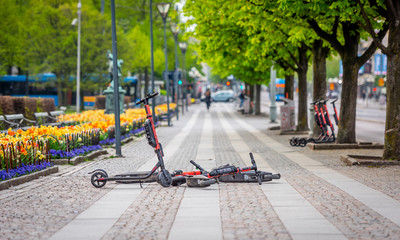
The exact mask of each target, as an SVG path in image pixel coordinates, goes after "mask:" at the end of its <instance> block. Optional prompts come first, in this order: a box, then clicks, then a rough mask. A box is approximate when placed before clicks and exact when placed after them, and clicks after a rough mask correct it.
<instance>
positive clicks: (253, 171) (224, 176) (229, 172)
mask: <svg viewBox="0 0 400 240" xmlns="http://www.w3.org/2000/svg"><path fill="white" fill-rule="evenodd" d="M249 155H250V159H251V163H252V166H248V167H243V168H239V167H235V166H233V165H229V164H228V165H224V166H221V167H217V168H214V169H212V170H211V171H210V172H208V171H206V170H205V169H204V168H202V167H201V166H200V165H199V164H197V163H196V162H194V161H193V160H191V161H190V163H192V164H193V165H194V166H195V167H196V168H197V169H199V170H196V171H189V172H183V171H182V170H176V171H174V172H173V173H171V175H172V179H173V180H172V185H173V186H178V185H181V184H184V183H186V184H187V186H188V187H208V186H210V185H212V184H214V183H219V182H258V184H260V185H261V184H262V182H268V181H272V180H273V179H280V178H281V175H280V174H279V173H278V174H272V173H270V172H264V171H259V170H258V169H257V164H256V161H255V160H254V157H253V154H252V153H249Z"/></svg>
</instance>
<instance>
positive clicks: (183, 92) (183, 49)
mask: <svg viewBox="0 0 400 240" xmlns="http://www.w3.org/2000/svg"><path fill="white" fill-rule="evenodd" d="M179 48H180V49H181V52H182V54H183V61H182V75H183V77H182V78H183V84H186V58H185V53H186V49H187V42H180V43H179ZM182 95H183V96H182V112H183V109H184V105H185V101H184V99H185V91H183V89H182ZM187 110H188V107H187V103H186V111H187Z"/></svg>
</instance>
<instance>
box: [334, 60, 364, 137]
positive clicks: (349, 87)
mask: <svg viewBox="0 0 400 240" xmlns="http://www.w3.org/2000/svg"><path fill="white" fill-rule="evenodd" d="M358 69H359V66H358V65H357V64H355V63H354V61H351V59H350V60H348V59H343V85H342V96H341V102H340V113H339V119H340V123H339V129H338V136H337V140H336V142H337V143H355V142H356V107H357V76H358Z"/></svg>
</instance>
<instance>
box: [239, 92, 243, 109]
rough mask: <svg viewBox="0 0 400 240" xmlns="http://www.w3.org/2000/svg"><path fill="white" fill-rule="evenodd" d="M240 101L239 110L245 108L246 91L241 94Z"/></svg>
mask: <svg viewBox="0 0 400 240" xmlns="http://www.w3.org/2000/svg"><path fill="white" fill-rule="evenodd" d="M239 99H240V105H239V108H243V103H244V90H243V91H241V92H240V95H239Z"/></svg>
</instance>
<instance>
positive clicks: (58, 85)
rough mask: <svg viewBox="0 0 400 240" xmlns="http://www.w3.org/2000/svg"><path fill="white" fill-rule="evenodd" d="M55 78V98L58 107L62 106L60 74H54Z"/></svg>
mask: <svg viewBox="0 0 400 240" xmlns="http://www.w3.org/2000/svg"><path fill="white" fill-rule="evenodd" d="M56 76H57V98H58V106H63V104H64V103H63V94H62V92H63V80H62V79H61V74H59V73H56Z"/></svg>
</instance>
